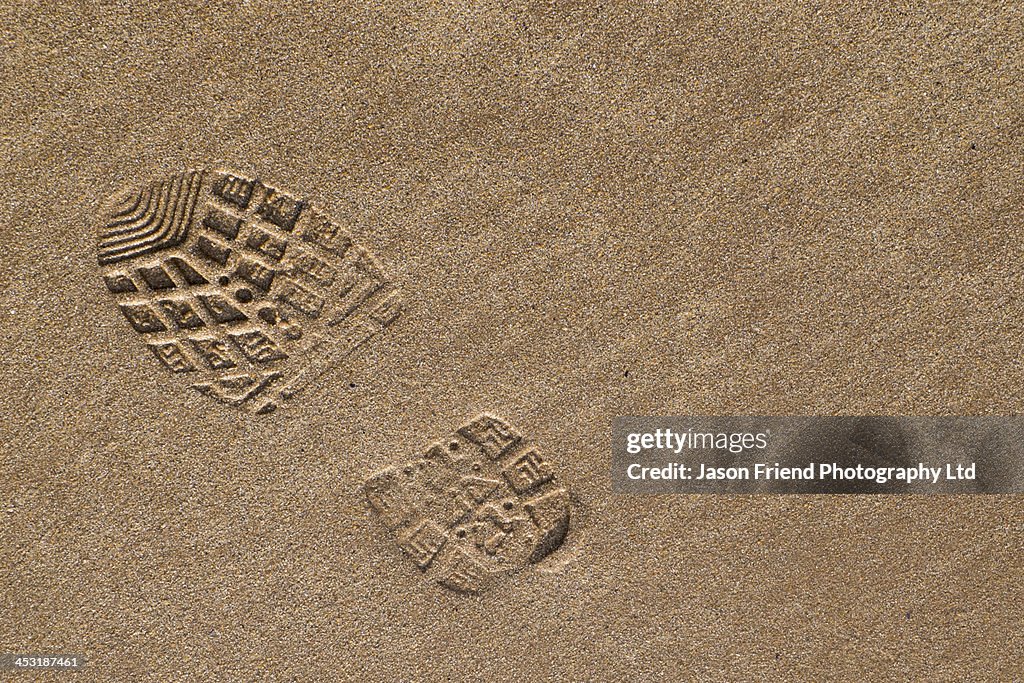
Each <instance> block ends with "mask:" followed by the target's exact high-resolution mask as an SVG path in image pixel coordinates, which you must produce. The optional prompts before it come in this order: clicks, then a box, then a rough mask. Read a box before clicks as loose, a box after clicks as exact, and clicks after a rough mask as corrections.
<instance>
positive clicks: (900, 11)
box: [0, 0, 1024, 681]
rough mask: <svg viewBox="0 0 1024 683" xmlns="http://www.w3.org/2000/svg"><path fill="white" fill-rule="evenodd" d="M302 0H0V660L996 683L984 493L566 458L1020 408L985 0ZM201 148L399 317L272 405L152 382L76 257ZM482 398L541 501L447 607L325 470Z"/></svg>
mask: <svg viewBox="0 0 1024 683" xmlns="http://www.w3.org/2000/svg"><path fill="white" fill-rule="evenodd" d="M337 4H338V6H337V7H333V8H330V9H328V8H322V9H318V10H312V9H308V8H304V7H303V6H302V4H301V3H290V4H289V3H285V4H273V5H272V4H264V3H259V2H253V3H244V4H237V3H208V4H206V5H203V6H202V7H200V8H197V9H195V10H186V9H184V8H183V5H181V4H180V3H167V2H146V3H134V6H132V7H129V6H128V3H118V4H106V5H104V7H102V8H99V7H97V6H95V4H94V3H83V4H82V5H81V6H76V7H70V6H60V7H58V5H57V4H55V3H29V2H11V1H10V0H8V1H7V2H4V3H3V6H2V7H0V27H2V28H0V35H2V37H3V43H2V51H0V58H2V64H3V67H2V73H3V79H2V84H0V89H2V98H0V102H2V104H0V132H2V138H0V151H2V163H0V180H2V186H3V189H4V201H3V202H2V203H0V226H2V227H0V230H2V233H0V234H2V241H0V316H2V318H0V320H2V322H0V352H2V353H0V358H2V364H3V365H2V367H3V372H2V373H0V415H2V421H0V444H2V445H0V453H2V457H0V482H2V484H0V652H3V651H7V652H77V653H81V654H84V655H86V657H88V658H89V659H90V664H89V665H88V669H87V670H86V671H83V672H81V673H79V674H76V676H77V678H76V679H75V680H78V681H141V680H160V681H191V680H196V681H200V680H201V681H211V680H301V681H339V680H369V681H377V680H380V681H384V680H388V681H390V680H409V681H437V680H493V681H496V680H568V681H589V680H691V679H692V680H765V679H778V680H794V679H804V680H907V679H913V680H929V681H959V680H1011V679H1013V678H1015V677H1017V676H1019V675H1020V672H1021V670H1022V667H1024V641H1022V636H1021V633H1022V629H1021V623H1022V608H1021V605H1022V602H1024V601H1022V598H1024V596H1022V591H1021V581H1020V576H1021V572H1022V570H1024V566H1022V564H1024V562H1022V558H1024V552H1022V542H1021V536H1022V533H1024V513H1022V509H1021V504H1020V499H1019V498H1017V497H959V498H957V497H898V498H888V497H878V498H856V497H852V498H851V497H847V498H840V497H818V498H815V497H753V498H751V497H683V496H678V497H626V496H613V495H611V493H610V484H609V471H608V463H609V458H610V452H609V435H610V424H611V419H612V417H613V416H615V415H630V414H632V415H640V414H682V415H695V414H787V413H795V414H819V413H820V414H833V413H840V414H922V415H926V414H974V413H985V414H988V413H993V414H995V413H1015V412H1018V411H1019V410H1020V407H1021V398H1022V397H1021V387H1022V386H1024V370H1022V366H1021V364H1020V363H1019V361H1018V359H1019V358H1020V356H1021V323H1020V321H1021V320H1022V319H1024V318H1022V311H1021V304H1020V300H1021V297H1020V292H1021V289H1022V286H1021V285H1022V282H1021V279H1022V278H1021V274H1020V263H1021V256H1022V251H1024V242H1022V240H1021V239H1020V229H1021V225H1022V223H1024V215H1022V202H1021V199H1022V190H1021V188H1022V187H1024V165H1022V164H1021V137H1020V136H1021V130H1022V128H1021V124H1022V122H1021V109H1020V102H1021V101H1022V97H1024V93H1022V92H1021V75H1022V67H1024V63H1022V55H1024V52H1022V47H1024V46H1022V44H1021V43H1022V41H1021V37H1022V31H1021V28H1020V27H1021V25H1022V24H1021V22H1022V20H1024V16H1022V14H1024V13H1022V11H1021V10H1020V8H1019V7H1016V6H1015V5H1013V4H1012V3H970V4H967V5H965V4H962V3H950V4H931V3H927V4H926V3H919V4H914V5H901V6H899V7H893V8H888V5H887V6H886V7H887V8H886V9H873V8H871V7H870V6H868V5H863V4H853V3H850V4H836V3H826V4H820V5H807V4H806V3H786V4H782V5H780V4H777V3H763V4H760V3H759V4H754V5H751V4H750V3H730V4H725V5H723V4H721V3H706V4H689V5H685V6H679V5H675V4H670V3H657V4H654V3H652V4H650V5H645V6H644V7H643V8H642V9H641V8H632V9H626V8H625V7H623V6H621V5H619V4H617V3H605V4H603V5H598V4H580V5H574V4H573V5H571V4H569V3H566V4H557V5H556V4H549V3H536V4H529V5H517V6H516V7H514V8H511V9H506V8H505V3H497V2H490V3H475V4H473V5H472V6H468V3H467V6H462V5H458V4H455V5H446V6H434V5H430V6H425V5H420V4H415V5H414V4H409V5H389V6H386V7H369V6H350V5H349V4H348V3H337ZM207 165H213V166H216V165H222V166H225V167H229V168H238V169H248V170H250V171H252V172H253V173H256V174H258V175H259V176H260V177H261V178H263V179H265V180H266V181H268V182H273V183H275V184H278V185H279V186H280V187H283V188H286V189H289V190H292V191H295V192H299V193H304V194H305V195H306V196H308V197H309V198H310V200H311V201H314V202H316V203H317V205H318V206H319V207H320V208H321V209H323V210H324V211H325V213H327V214H329V215H331V216H334V217H337V219H338V220H342V221H345V222H346V224H348V225H350V226H351V230H352V233H353V236H354V237H355V238H356V239H357V240H359V241H360V243H361V244H363V245H365V246H366V248H367V249H369V250H371V251H372V252H373V253H374V254H376V256H377V257H378V258H379V259H380V260H381V262H382V263H383V264H384V265H385V266H386V268H387V269H388V271H389V273H391V275H392V276H393V277H394V279H395V282H396V284H397V285H398V286H399V287H401V289H402V292H403V296H404V299H405V301H406V304H407V309H406V311H405V312H404V314H403V315H402V317H401V318H400V319H399V320H397V321H396V322H395V323H394V324H393V325H392V326H391V327H390V328H388V329H387V330H386V331H385V332H384V333H383V334H381V335H380V336H378V337H377V338H375V339H373V340H371V342H370V343H368V344H366V345H365V346H364V347H363V348H362V349H361V350H360V351H359V352H358V353H356V354H354V355H353V356H351V357H350V358H349V359H347V360H346V362H345V363H344V364H343V366H342V367H341V368H339V369H338V370H337V371H335V372H334V373H333V374H331V375H329V376H328V377H327V378H326V379H324V380H323V381H322V382H321V383H320V384H319V386H318V388H317V389H316V390H315V391H313V392H312V393H310V394H308V395H306V396H304V397H303V399H302V401H301V402H300V403H299V404H298V405H295V406H291V407H289V409H288V410H282V411H278V412H276V413H273V414H271V415H264V416H253V415H247V414H244V413H241V412H238V411H235V410H233V409H231V408H228V407H225V406H221V405H219V404H216V403H213V402H212V401H209V400H207V399H205V398H204V397H200V396H197V395H195V394H193V393H192V392H190V391H189V390H187V389H183V388H180V387H179V386H177V385H174V386H172V385H171V384H170V383H169V382H168V375H167V373H165V372H164V371H163V370H162V369H161V368H160V367H159V366H158V365H157V364H156V362H155V360H154V359H153V358H152V356H151V354H149V353H148V352H147V351H146V350H145V348H144V346H143V345H142V344H141V343H139V341H138V340H137V339H136V338H135V335H134V333H132V331H131V330H130V328H128V327H127V325H125V321H124V320H123V319H122V318H121V316H120V315H119V314H118V312H117V309H116V307H115V306H114V305H113V303H112V301H111V297H110V296H109V294H108V293H107V292H106V290H105V289H104V288H103V285H102V281H101V280H100V278H99V270H98V268H97V263H96V245H95V230H96V225H97V216H98V212H99V210H100V207H101V206H102V205H103V202H104V201H105V199H106V197H108V196H109V195H111V194H113V193H116V192H121V191H123V190H125V189H126V188H131V187H135V186H138V185H139V184H142V183H145V182H147V181H149V180H151V179H154V178H159V177H166V176H167V175H169V174H171V173H176V172H179V171H180V170H182V169H186V168H192V167H196V166H207ZM482 412H488V413H491V414H494V415H499V416H502V417H503V418H504V419H507V420H509V421H510V422H511V423H513V424H515V425H516V426H517V428H519V429H520V430H521V431H522V432H523V433H524V435H526V436H528V438H529V439H530V440H531V442H532V443H534V444H536V445H537V447H538V448H540V449H542V450H543V451H544V453H545V454H546V455H547V456H548V457H549V458H550V459H551V460H552V461H553V462H554V463H556V465H557V468H558V473H559V477H560V480H561V481H562V482H563V483H564V484H565V485H566V486H567V487H568V488H569V489H571V491H572V494H573V496H574V497H575V501H576V503H575V507H574V508H573V520H572V531H571V532H570V536H569V539H568V540H567V541H566V545H565V546H564V547H563V548H562V549H560V551H559V552H561V553H562V560H560V561H559V563H558V564H556V565H552V566H549V567H547V568H543V569H540V570H536V571H523V572H520V573H518V574H514V575H512V576H510V577H508V578H507V579H505V580H502V581H500V582H497V583H496V584H495V585H494V586H492V587H491V588H489V589H488V590H487V591H485V592H483V593H481V594H480V595H478V596H466V595H460V594H457V593H453V592H450V591H447V590H445V589H443V588H441V587H439V586H437V585H434V584H432V583H430V582H429V581H426V580H424V577H423V575H422V574H421V573H420V572H419V571H418V570H417V569H416V568H415V567H414V566H413V565H412V564H411V563H410V562H409V561H408V560H407V558H405V557H403V556H402V553H401V551H399V550H398V548H397V547H396V546H395V545H394V544H393V543H392V542H391V541H390V540H389V539H388V538H387V535H386V533H385V531H384V530H383V528H382V527H381V526H380V524H379V523H378V522H377V520H375V519H374V516H373V515H372V514H371V512H370V510H369V508H368V506H367V504H366V501H365V499H364V498H363V495H362V492H361V486H362V482H363V481H364V480H365V479H366V478H367V477H369V476H370V475H371V474H372V473H373V472H375V471H378V470H380V469H381V468H384V467H388V466H390V465H396V464H400V463H403V462H406V461H408V460H409V459H411V458H414V457H416V456H417V454H419V453H422V451H423V449H424V448H425V447H426V446H428V445H429V444H430V443H432V442H433V441H434V440H436V439H439V438H444V437H445V436H446V435H448V434H451V433H452V431H453V430H454V429H456V428H457V427H458V426H459V425H461V424H463V423H464V422H465V421H466V420H468V419H471V418H473V417H474V416H476V415H478V414H480V413H482ZM2 675H4V674H0V676H2ZM12 675H13V674H12ZM18 676H19V678H18V680H21V679H22V678H24V679H25V680H28V679H29V678H31V679H33V680H34V679H35V677H34V676H32V675H29V674H19V675H18ZM59 677H61V676H60V675H58V674H49V675H42V676H38V678H39V679H41V680H42V679H46V680H50V679H53V680H56V679H57V678H59Z"/></svg>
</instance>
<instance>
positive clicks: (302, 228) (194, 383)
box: [98, 169, 402, 414]
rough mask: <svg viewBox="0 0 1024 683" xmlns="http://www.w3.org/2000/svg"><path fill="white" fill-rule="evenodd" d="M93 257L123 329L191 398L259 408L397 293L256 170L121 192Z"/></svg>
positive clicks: (392, 303)
mask: <svg viewBox="0 0 1024 683" xmlns="http://www.w3.org/2000/svg"><path fill="white" fill-rule="evenodd" d="M98 261H99V264H100V268H101V272H102V277H103V281H104V283H105V284H106V288H107V290H108V291H109V293H110V294H111V296H112V297H113V298H114V300H115V302H116V305H117V307H118V309H119V310H120V311H121V313H122V314H123V315H124V318H125V319H126V320H127V322H128V325H129V326H130V327H131V328H132V329H133V330H134V331H135V332H136V333H138V334H139V335H140V336H141V337H142V339H143V341H144V343H145V344H146V346H147V347H148V348H149V350H150V352H151V353H152V354H153V355H154V356H155V357H156V359H157V361H158V362H159V363H160V364H161V365H162V366H163V367H164V369H165V370H166V371H167V372H169V373H170V374H171V375H172V376H174V377H177V378H179V379H180V380H181V382H182V383H183V384H184V385H186V386H188V387H191V388H192V389H193V390H195V391H196V392H198V393H199V394H203V395H205V396H208V397H210V398H212V399H214V400H216V401H219V402H221V403H226V404H228V405H232V406H236V407H238V408H240V409H243V410H246V411H250V412H254V413H258V414H264V413H269V412H271V411H273V410H274V409H276V408H277V407H278V406H279V405H281V404H282V403H283V402H284V401H286V400H289V399H291V398H293V397H295V396H296V395H297V394H299V393H300V392H301V391H302V390H303V389H306V388H308V387H309V386H310V385H311V384H314V383H315V382H316V381H317V380H318V379H319V378H320V377H322V376H323V374H324V373H326V372H327V371H329V370H330V369H332V368H333V367H335V366H337V365H338V364H339V363H340V362H341V361H342V360H343V359H344V358H345V357H346V356H348V355H349V354H350V353H352V352H353V351H354V350H355V349H356V348H358V347H359V346H360V345H362V344H363V343H365V342H366V341H367V340H369V339H370V338H371V337H373V336H374V335H376V334H377V333H378V332H380V331H381V330H383V329H384V328H385V327H387V326H388V325H390V324H391V323H392V322H393V321H394V320H395V319H396V318H397V317H398V315H399V314H400V313H401V310H402V303H401V298H400V295H399V293H398V292H397V290H395V288H394V287H393V286H392V285H391V284H390V283H389V281H388V279H387V277H386V276H385V274H384V272H383V271H382V270H381V268H380V266H379V265H378V263H377V262H376V260H375V259H374V258H373V256H372V255H371V254H370V253H369V252H367V251H366V250H365V249H363V248H361V247H359V246H358V245H357V244H355V243H354V242H353V241H352V238H351V237H350V236H349V234H348V233H347V232H346V231H345V229H344V228H343V227H342V226H341V225H339V224H338V223H335V222H332V221H331V220H329V219H328V218H326V217H324V216H323V215H321V214H320V213H319V212H318V211H316V210H315V209H314V208H313V207H311V206H309V204H308V203H307V202H306V201H305V200H304V199H302V198H300V197H296V196H294V195H291V194H287V193H285V192H282V191H280V190H278V189H277V188H274V187H271V186H269V185H265V184H264V183H262V182H261V181H259V180H258V179H256V178H250V177H246V176H243V175H239V174H236V173H233V172H227V171H217V170H212V171H208V170H203V169H199V170H191V171H186V172H184V173H179V174H177V175H174V176H171V177H169V178H167V179H164V180H158V181H155V182H152V183H150V184H149V185H146V186H145V187H142V188H140V189H138V190H137V191H134V192H130V193H127V194H125V195H124V196H123V197H122V198H121V200H120V202H119V203H118V204H117V205H116V206H114V207H113V208H112V209H111V210H110V211H109V212H108V213H107V214H106V215H105V216H104V220H103V227H102V228H100V234H99V247H98Z"/></svg>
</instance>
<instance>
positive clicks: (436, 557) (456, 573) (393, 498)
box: [364, 415, 570, 593]
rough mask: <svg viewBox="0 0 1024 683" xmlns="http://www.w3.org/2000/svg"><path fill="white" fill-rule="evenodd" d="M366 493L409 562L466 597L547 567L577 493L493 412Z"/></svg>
mask: <svg viewBox="0 0 1024 683" xmlns="http://www.w3.org/2000/svg"><path fill="white" fill-rule="evenodd" d="M364 492H365V494H366V498H367V501H368V502H369V504H370V507H371V508H372V509H373V510H374V511H375V512H376V513H377V515H378V516H379V517H380V520H381V521H382V523H383V524H384V526H385V527H386V528H387V529H388V531H389V532H390V534H391V536H392V538H393V539H394V541H395V543H396V544H397V545H398V547H399V548H401V549H402V551H404V553H405V554H406V555H407V556H408V557H409V559H410V560H412V562H413V563H415V564H416V566H418V567H419V568H420V569H421V570H423V571H424V572H425V573H426V574H427V576H428V577H429V578H430V579H432V580H433V581H436V582H437V583H439V584H441V585H442V586H444V587H446V588H449V589H451V590H453V591H457V592H460V593H476V592H478V591H480V590H481V589H482V588H484V587H485V586H486V585H487V583H488V582H490V581H491V580H492V579H494V578H495V577H497V576H501V575H506V574H508V573H511V572H514V571H518V570H521V569H523V568H526V567H528V566H530V565H533V564H536V563H538V562H540V561H541V560H543V559H544V558H545V557H547V556H548V555H550V554H551V553H553V552H554V551H555V550H557V549H558V548H559V547H560V546H561V545H562V543H563V542H564V540H565V536H566V534H567V533H568V531H569V510H570V504H569V495H568V493H567V492H566V490H565V489H564V488H563V487H562V486H561V485H560V484H559V483H558V480H557V478H556V476H555V472H554V470H553V469H552V466H551V464H550V463H549V462H548V460H547V459H546V458H545V457H544V456H543V455H541V453H540V452H539V451H538V450H537V449H535V448H531V447H529V446H527V445H524V443H523V439H522V437H521V436H520V434H519V433H518V432H516V431H515V430H514V429H513V428H512V427H511V426H510V425H508V424H507V423H505V422H504V421H502V420H500V419H498V418H496V417H492V416H490V415H481V416H479V417H477V418H476V419H475V420H473V421H472V422H470V423H468V424H466V425H464V426H463V427H461V428H460V429H459V430H458V431H457V432H456V433H455V434H453V435H452V436H450V437H449V438H448V439H447V440H445V441H442V442H440V443H436V444H434V445H432V446H430V447H429V448H428V449H427V452H426V454H425V455H423V457H421V458H417V459H416V460H413V461H411V462H408V463H406V464H405V465H403V466H401V467H391V468H388V469H386V470H383V471H381V472H378V473H377V474H375V475H373V476H372V477H370V479H368V480H367V481H366V483H365V484H364Z"/></svg>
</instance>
